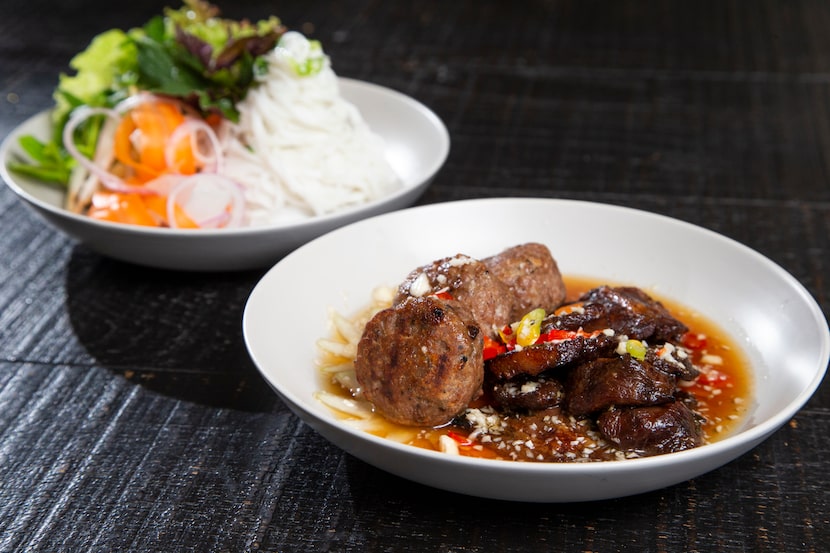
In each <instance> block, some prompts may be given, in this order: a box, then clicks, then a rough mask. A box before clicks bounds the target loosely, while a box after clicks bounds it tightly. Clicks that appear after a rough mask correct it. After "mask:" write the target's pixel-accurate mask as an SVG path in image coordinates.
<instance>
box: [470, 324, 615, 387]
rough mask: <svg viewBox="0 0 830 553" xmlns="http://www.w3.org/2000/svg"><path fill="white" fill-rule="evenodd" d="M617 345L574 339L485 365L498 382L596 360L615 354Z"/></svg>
mask: <svg viewBox="0 0 830 553" xmlns="http://www.w3.org/2000/svg"><path fill="white" fill-rule="evenodd" d="M616 345H617V341H616V340H615V339H614V338H611V337H609V336H606V335H605V334H597V335H596V336H592V337H585V336H575V337H574V338H570V339H568V340H556V341H553V342H544V343H541V344H535V345H532V346H527V347H525V348H522V349H521V350H516V351H511V352H508V353H503V354H501V355H498V356H496V357H493V358H491V359H488V360H487V361H485V369H486V370H487V371H488V372H489V373H490V374H491V375H492V376H493V377H495V378H496V379H497V380H510V379H512V378H515V377H517V376H520V375H524V376H536V375H538V374H540V373H542V372H544V371H546V370H548V369H554V368H557V367H564V366H566V365H572V364H575V363H584V362H587V361H590V360H592V359H596V358H597V357H600V356H601V355H605V354H607V353H610V352H612V351H614V349H615V348H616Z"/></svg>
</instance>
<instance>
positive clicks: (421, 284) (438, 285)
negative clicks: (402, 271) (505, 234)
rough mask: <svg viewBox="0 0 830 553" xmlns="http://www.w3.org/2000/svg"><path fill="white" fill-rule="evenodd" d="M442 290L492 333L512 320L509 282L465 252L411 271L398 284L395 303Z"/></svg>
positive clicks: (486, 331) (489, 333)
mask: <svg viewBox="0 0 830 553" xmlns="http://www.w3.org/2000/svg"><path fill="white" fill-rule="evenodd" d="M440 292H446V293H447V294H449V295H450V296H452V298H453V299H454V300H456V301H458V302H459V303H461V304H463V305H464V306H466V307H467V308H468V309H469V310H470V312H471V313H472V315H473V318H474V320H475V322H476V324H477V325H478V326H479V328H480V329H482V330H483V331H484V332H485V333H487V334H488V335H490V336H493V337H495V336H496V335H497V334H498V329H500V328H502V327H503V326H504V325H506V324H509V323H510V322H511V321H512V319H511V314H512V313H513V297H512V295H511V294H510V290H509V289H508V288H507V285H506V284H504V283H503V282H502V281H500V280H499V279H498V278H496V276H495V275H494V274H493V273H491V272H490V270H489V269H488V268H487V266H486V265H485V264H484V263H483V262H481V261H479V260H477V259H473V258H472V257H468V256H466V255H463V254H457V255H455V256H454V257H446V258H443V259H439V260H437V261H434V262H433V263H431V264H429V265H424V266H422V267H419V268H417V269H415V270H414V271H412V272H411V273H409V275H407V277H406V279H404V281H403V282H402V283H401V284H400V286H399V287H398V291H397V294H396V296H395V300H394V304H399V303H401V302H403V301H405V300H406V299H407V298H409V297H424V296H428V295H430V294H437V293H440Z"/></svg>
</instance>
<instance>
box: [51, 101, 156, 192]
mask: <svg viewBox="0 0 830 553" xmlns="http://www.w3.org/2000/svg"><path fill="white" fill-rule="evenodd" d="M96 115H104V116H106V117H111V118H113V119H115V120H116V122H117V121H118V120H119V119H120V118H121V116H120V115H119V114H118V113H117V112H116V111H114V110H111V109H108V108H100V107H98V108H96V107H89V106H81V107H79V108H78V109H76V110H75V111H73V112H72V116H71V117H70V118H69V121H67V123H66V126H65V127H64V128H63V136H62V138H63V145H64V147H65V148H66V151H67V152H69V155H71V156H72V157H73V158H75V161H77V162H78V163H79V164H81V165H82V166H83V167H84V168H85V169H86V170H87V171H89V172H90V173H92V174H93V175H95V176H96V177H98V179H99V180H100V181H101V184H103V185H104V186H105V187H106V188H108V189H109V190H112V191H113V192H124V193H131V194H155V193H156V192H154V191H153V190H150V189H147V188H146V187H144V186H134V185H131V184H127V183H126V182H124V180H123V179H121V178H120V177H118V176H116V175H113V174H112V173H110V172H109V171H108V170H107V169H106V168H104V167H101V166H100V165H98V164H97V163H95V162H93V161H92V160H91V159H89V158H88V157H86V156H85V155H83V154H82V153H81V152H80V151H79V150H78V147H77V146H75V129H77V128H78V125H80V124H81V123H83V122H84V121H86V120H87V119H89V118H90V117H94V116H96Z"/></svg>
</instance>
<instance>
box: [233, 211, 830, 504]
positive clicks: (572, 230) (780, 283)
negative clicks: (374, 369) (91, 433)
mask: <svg viewBox="0 0 830 553" xmlns="http://www.w3.org/2000/svg"><path fill="white" fill-rule="evenodd" d="M577 229H578V230H577ZM626 236H633V237H641V238H638V239H637V242H631V243H628V244H625V243H621V241H622V242H624V241H625V237H626ZM642 237H647V239H646V240H644V239H643V238H642ZM528 241H539V242H542V243H545V244H547V245H548V247H549V248H550V249H551V251H552V253H553V255H554V257H555V258H556V259H557V261H558V263H559V267H560V269H561V270H562V271H563V273H565V274H568V275H573V276H586V277H596V278H601V279H607V281H609V282H614V283H629V284H632V285H637V286H640V287H642V288H644V289H646V290H650V291H653V292H656V293H658V294H660V295H662V296H663V297H666V298H670V299H673V300H676V301H678V302H680V303H681V304H683V305H686V306H688V307H691V308H694V309H695V310H697V311H699V312H700V313H701V314H703V315H704V316H707V317H708V318H710V319H712V320H714V321H716V322H718V323H719V324H720V326H721V327H723V328H724V329H725V330H726V331H727V332H728V333H729V334H731V336H732V337H733V338H734V340H735V341H736V342H737V343H739V344H741V345H742V346H743V347H744V348H745V350H746V353H747V356H748V358H749V359H750V362H751V365H752V370H753V372H754V380H755V382H754V398H753V400H754V401H753V406H752V409H751V412H750V415H749V416H748V418H747V420H746V422H745V424H744V425H743V427H742V428H740V429H739V430H738V431H737V433H735V434H734V435H732V436H731V437H729V438H726V439H724V440H722V441H719V442H717V443H713V444H710V445H705V446H702V447H699V448H697V449H693V450H688V451H683V452H679V453H673V454H669V455H663V456H658V457H650V458H642V459H633V460H627V461H609V462H599V463H590V464H581V463H580V464H555V463H539V464H536V463H518V462H511V461H493V460H486V459H471V458H461V457H455V456H450V455H446V454H442V453H437V452H432V451H427V450H423V449H418V448H416V447H411V446H406V445H401V444H398V443H395V442H392V441H388V440H385V439H382V438H377V437H375V436H372V435H369V434H367V433H363V432H360V431H356V430H353V429H351V428H349V427H347V426H346V425H345V424H343V423H341V422H340V421H339V420H338V418H337V417H336V416H335V415H333V414H332V412H331V411H330V410H329V409H328V408H327V407H325V406H323V405H322V404H320V403H319V402H318V401H317V400H315V398H314V397H313V394H314V392H315V391H316V390H318V389H319V380H318V375H317V369H316V365H315V361H316V360H317V359H318V354H317V351H316V346H315V341H316V340H317V339H318V338H322V337H328V335H329V326H328V324H327V317H328V314H329V310H330V309H334V310H336V311H338V312H340V313H342V314H346V315H350V314H353V313H355V312H357V311H359V310H360V309H361V308H362V307H364V306H366V305H367V304H368V303H369V299H370V294H371V292H372V290H373V288H375V287H376V286H379V285H387V286H395V285H397V284H398V283H399V282H400V281H401V280H403V278H404V277H405V276H406V274H407V273H408V272H409V271H410V270H411V269H414V268H415V267H417V266H420V265H422V264H424V263H428V262H430V261H432V260H434V259H438V258H441V257H445V256H447V255H453V254H455V253H459V252H461V253H465V254H468V255H471V256H473V257H485V256H488V255H491V254H493V253H497V252H498V251H501V250H502V249H504V248H507V247H510V246H513V245H517V244H520V243H523V242H528ZM587 247H590V251H586V248H587ZM243 330H244V336H245V341H246V345H247V347H248V350H249V352H250V354H251V357H252V358H253V360H254V362H255V363H256V365H257V367H258V368H259V370H260V371H261V372H262V374H263V375H264V376H265V378H266V379H267V381H268V382H269V383H270V384H271V386H272V387H273V388H274V390H276V392H277V394H279V396H280V397H281V398H282V399H283V400H284V401H285V402H286V403H287V404H288V406H289V407H290V408H291V409H292V410H293V411H294V412H295V413H296V414H297V415H298V416H299V417H300V418H302V419H303V420H304V421H305V422H306V423H308V424H309V425H310V426H311V427H313V428H314V429H315V430H317V431H318V432H319V433H320V434H322V435H323V436H324V437H326V438H327V439H329V440H330V441H331V442H333V443H334V444H336V445H337V446H339V447H341V448H342V449H344V450H345V451H347V452H349V453H351V454H352V455H354V456H356V457H358V458H360V459H363V460H364V461H366V462H368V463H370V464H372V465H375V466H376V467H379V468H381V469H384V470H386V471H389V472H391V473H394V474H397V475H399V476H402V477H404V478H408V479H411V480H414V481H417V482H421V483H423V484H427V485H430V486H435V487H438V488H442V489H445V490H451V491H455V492H461V493H465V494H470V495H475V496H484V497H491V498H498V499H506V500H519V501H536V502H566V501H582V500H595V499H604V498H612V497H621V496H626V495H631V494H636V493H641V492H646V491H649V490H654V489H658V488H662V487H665V486H669V485H672V484H676V483H679V482H683V481H685V480H688V479H690V478H694V477H696V476H699V475H701V474H703V473H705V472H707V471H710V470H712V469H715V468H717V467H719V466H721V465H723V464H725V463H727V462H729V461H731V460H732V459H735V458H736V457H738V456H739V455H741V454H743V453H745V452H746V451H748V450H750V449H751V448H753V447H755V446H756V445H757V444H758V443H760V442H761V441H762V440H764V439H766V438H767V437H768V436H769V435H770V434H772V433H773V432H775V430H776V429H778V428H779V427H780V426H782V425H783V424H785V423H786V422H787V421H788V420H789V419H790V418H791V417H792V416H793V415H794V414H795V413H796V411H798V409H799V408H801V406H802V405H803V404H804V403H805V402H806V401H807V400H808V399H809V398H810V396H811V395H812V394H813V392H814V391H815V390H816V388H817V387H818V385H819V383H820V382H821V380H822V377H823V376H824V373H825V371H826V369H827V362H828V357H830V333H828V327H827V322H826V320H825V318H824V315H823V313H822V311H821V309H820V308H819V307H818V305H817V304H816V303H815V301H814V300H813V298H812V297H811V296H810V294H809V293H808V292H807V291H806V290H805V289H804V288H803V287H802V286H801V285H800V284H799V283H798V281H796V280H795V279H794V278H793V277H792V276H790V275H789V274H788V273H787V272H785V271H784V270H783V269H781V268H780V267H779V266H777V265H776V264H774V263H773V262H771V261H770V260H769V259H767V258H765V257H763V256H762V255H760V254H758V253H756V252H755V251H753V250H751V249H749V248H747V247H745V246H743V245H741V244H739V243H737V242H735V241H733V240H730V239H728V238H725V237H723V236H721V235H719V234H716V233H714V232H711V231H708V230H705V229H702V228H700V227H696V226H693V225H690V224H688V223H683V222H680V221H677V220H674V219H670V218H667V217H663V216H659V215H654V214H650V213H646V212H642V211H636V210H632V209H625V208H620V207H613V206H609V205H602V204H592V203H584V202H574V201H564V200H544V199H490V200H471V201H463V202H454V203H445V204H435V205H429V206H423V207H417V208H411V209H406V210H403V211H398V212H395V213H390V214H386V215H381V216H378V217H374V218H371V219H369V220H365V221H361V222H358V223H355V224H352V225H349V226H347V227H345V228H342V229H339V230H336V231H334V232H332V233H330V234H328V235H326V236H323V237H321V238H318V239H316V240H314V241H312V242H310V243H309V244H306V245H305V246H303V247H301V248H299V249H298V250H297V251H295V252H293V253H291V254H290V255H288V256H287V257H285V259H283V260H282V261H281V262H279V263H278V264H277V265H276V266H275V267H273V268H272V269H271V270H270V271H269V272H268V273H267V274H266V275H265V276H264V277H263V278H262V280H261V281H260V282H259V284H258V285H257V286H256V288H255V289H254V290H253V292H252V293H251V296H250V298H249V300H248V302H247V305H246V308H245V313H244V320H243Z"/></svg>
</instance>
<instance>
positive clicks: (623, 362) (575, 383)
mask: <svg viewBox="0 0 830 553" xmlns="http://www.w3.org/2000/svg"><path fill="white" fill-rule="evenodd" d="M675 384H676V379H675V377H674V376H672V375H670V374H667V373H664V372H663V371H660V370H658V369H656V368H655V367H654V366H653V365H652V364H651V363H648V362H640V361H637V360H636V359H634V358H633V357H631V356H630V355H623V356H615V357H609V358H601V359H595V360H593V361H589V362H587V363H584V364H581V365H579V366H577V367H574V368H573V369H571V370H570V371H569V373H568V376H567V379H566V380H565V398H566V399H565V409H566V410H567V411H568V412H569V413H570V414H571V415H573V416H575V417H584V416H587V415H591V414H593V413H598V412H600V411H605V410H607V409H610V408H611V407H615V406H616V407H632V406H638V407H644V406H648V405H659V404H661V403H668V402H670V401H674V392H675Z"/></svg>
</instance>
